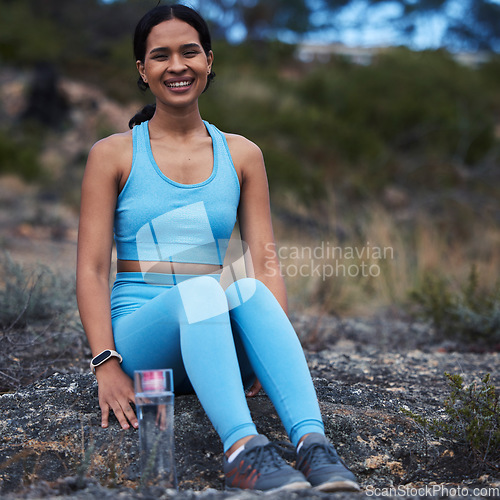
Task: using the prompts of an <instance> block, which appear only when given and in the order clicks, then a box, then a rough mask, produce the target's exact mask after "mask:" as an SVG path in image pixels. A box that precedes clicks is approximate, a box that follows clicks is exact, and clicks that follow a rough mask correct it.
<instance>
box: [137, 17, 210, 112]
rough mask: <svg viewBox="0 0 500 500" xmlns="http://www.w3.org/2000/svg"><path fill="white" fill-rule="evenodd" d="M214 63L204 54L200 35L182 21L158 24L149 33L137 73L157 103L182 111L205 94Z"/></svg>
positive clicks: (138, 63)
mask: <svg viewBox="0 0 500 500" xmlns="http://www.w3.org/2000/svg"><path fill="white" fill-rule="evenodd" d="M212 61H213V54H212V51H210V53H209V54H208V56H207V55H206V54H205V52H204V50H203V48H202V46H201V43H200V37H199V34H198V32H197V31H196V30H195V29H194V28H193V27H192V26H191V25H189V24H187V23H185V22H184V21H180V20H179V19H171V20H169V21H163V22H162V23H160V24H157V25H156V26H155V27H154V28H153V29H152V30H151V32H150V34H149V36H148V39H147V44H146V54H145V57H144V61H137V63H136V64H137V69H138V70H139V73H140V74H141V77H142V78H143V80H144V81H145V82H146V83H148V85H149V88H150V90H151V92H152V93H153V94H154V95H155V96H156V99H157V103H158V102H161V103H164V104H165V105H167V106H173V107H183V106H186V105H187V104H191V103H192V102H194V101H196V100H197V99H198V97H199V96H200V95H201V93H202V92H203V91H204V90H205V86H206V84H207V77H208V75H209V73H210V70H211V66H212Z"/></svg>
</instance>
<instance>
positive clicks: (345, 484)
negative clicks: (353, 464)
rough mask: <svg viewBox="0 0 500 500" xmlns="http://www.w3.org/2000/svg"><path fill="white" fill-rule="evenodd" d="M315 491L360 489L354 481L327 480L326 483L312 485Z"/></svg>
mask: <svg viewBox="0 0 500 500" xmlns="http://www.w3.org/2000/svg"><path fill="white" fill-rule="evenodd" d="M314 489H315V490H317V491H323V492H328V493H333V492H335V491H361V488H360V487H359V484H358V483H355V482H354V481H349V480H345V481H329V482H326V483H322V484H318V486H314Z"/></svg>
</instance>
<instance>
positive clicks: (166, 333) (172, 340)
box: [113, 285, 190, 392]
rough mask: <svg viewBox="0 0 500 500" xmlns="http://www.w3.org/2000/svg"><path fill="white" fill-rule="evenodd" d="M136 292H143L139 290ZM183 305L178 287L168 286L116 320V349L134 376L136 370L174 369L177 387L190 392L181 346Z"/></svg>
mask: <svg viewBox="0 0 500 500" xmlns="http://www.w3.org/2000/svg"><path fill="white" fill-rule="evenodd" d="M146 286H147V285H146ZM134 288H135V287H134ZM132 290H133V288H131V292H132ZM135 293H138V295H141V293H140V291H139V292H137V289H136V290H135ZM142 295H143V294H142ZM131 298H133V297H131ZM137 301H138V303H140V302H141V301H144V297H143V296H137ZM181 307H182V301H181V300H180V296H179V293H178V291H177V290H176V287H172V288H167V289H165V290H161V291H160V293H159V294H158V295H156V296H155V297H153V298H150V299H148V300H147V301H146V302H144V303H142V305H140V307H139V308H138V309H136V310H135V311H133V312H131V313H129V314H127V315H123V316H120V317H118V318H116V319H115V320H114V321H113V334H114V339H115V345H116V350H117V351H118V352H119V353H120V354H121V355H122V357H123V363H122V367H123V369H124V371H125V372H126V373H127V374H128V375H129V376H130V377H132V376H133V374H134V371H135V370H151V369H159V368H172V369H173V372H174V385H175V387H176V389H177V388H179V389H182V392H185V391H187V392H190V391H189V389H190V386H189V385H187V386H186V383H188V380H187V375H186V371H185V369H184V365H183V362H182V355H181V347H180V328H179V314H180V308H181Z"/></svg>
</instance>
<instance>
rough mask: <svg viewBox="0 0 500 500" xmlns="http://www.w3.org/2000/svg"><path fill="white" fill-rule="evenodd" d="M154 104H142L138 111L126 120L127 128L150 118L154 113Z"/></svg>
mask: <svg viewBox="0 0 500 500" xmlns="http://www.w3.org/2000/svg"><path fill="white" fill-rule="evenodd" d="M155 110H156V104H148V105H147V106H144V107H143V108H142V109H141V110H140V111H139V112H138V113H136V114H135V115H134V116H133V117H132V118H131V119H130V121H129V122H128V126H129V128H133V127H134V125H140V124H141V123H142V122H145V121H147V120H150V119H151V118H153V115H154V114H155Z"/></svg>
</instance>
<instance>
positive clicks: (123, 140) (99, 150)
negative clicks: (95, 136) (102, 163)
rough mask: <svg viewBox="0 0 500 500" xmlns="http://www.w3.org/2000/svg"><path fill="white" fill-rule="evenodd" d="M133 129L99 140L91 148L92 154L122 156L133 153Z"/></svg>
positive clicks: (110, 156) (110, 157)
mask: <svg viewBox="0 0 500 500" xmlns="http://www.w3.org/2000/svg"><path fill="white" fill-rule="evenodd" d="M132 147H133V146H132V131H131V130H128V131H127V132H121V133H117V134H112V135H110V136H108V137H105V138H104V139H100V140H99V141H97V142H96V143H95V144H94V145H93V146H92V149H91V150H90V152H91V154H92V155H94V156H95V155H99V156H106V157H108V159H112V158H113V157H116V158H121V157H123V156H124V155H128V154H129V155H132Z"/></svg>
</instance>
